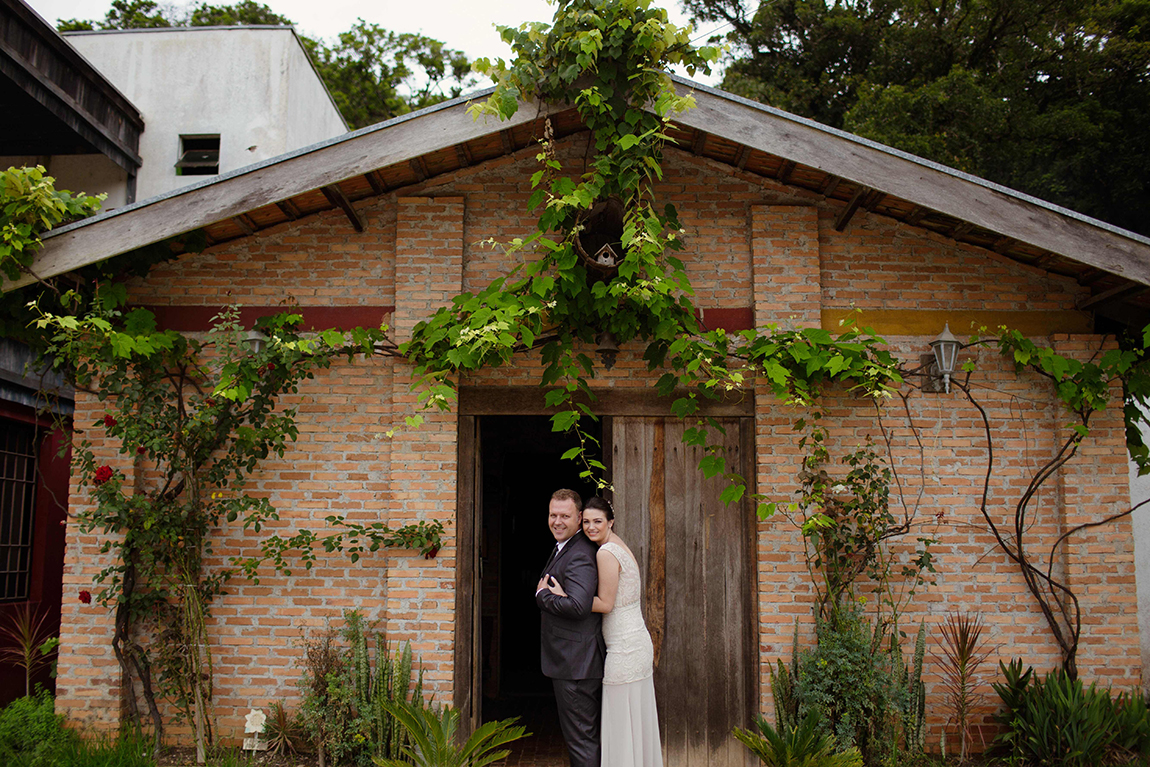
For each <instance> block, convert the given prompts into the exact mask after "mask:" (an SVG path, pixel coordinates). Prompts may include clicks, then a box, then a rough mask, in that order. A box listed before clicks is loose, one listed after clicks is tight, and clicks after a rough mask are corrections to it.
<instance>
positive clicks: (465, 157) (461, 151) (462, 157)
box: [455, 144, 475, 168]
mask: <svg viewBox="0 0 1150 767" xmlns="http://www.w3.org/2000/svg"><path fill="white" fill-rule="evenodd" d="M455 157H456V159H457V160H459V164H460V165H461V166H462V167H464V168H466V167H467V166H468V165H471V164H472V163H473V162H475V160H474V159H472V157H471V150H470V149H468V147H467V144H456V145H455Z"/></svg>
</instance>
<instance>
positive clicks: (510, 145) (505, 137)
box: [499, 128, 515, 154]
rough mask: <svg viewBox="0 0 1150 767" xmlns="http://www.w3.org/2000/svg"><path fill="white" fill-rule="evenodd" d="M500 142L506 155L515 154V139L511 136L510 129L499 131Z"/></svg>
mask: <svg viewBox="0 0 1150 767" xmlns="http://www.w3.org/2000/svg"><path fill="white" fill-rule="evenodd" d="M499 141H500V142H501V143H502V144H503V151H504V153H505V154H513V153H514V152H515V137H514V136H512V135H511V129H510V128H504V129H503V130H501V131H499Z"/></svg>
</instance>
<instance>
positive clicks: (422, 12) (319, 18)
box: [25, 0, 717, 84]
mask: <svg viewBox="0 0 1150 767" xmlns="http://www.w3.org/2000/svg"><path fill="white" fill-rule="evenodd" d="M25 2H27V3H28V4H29V5H31V6H32V7H33V8H34V9H35V10H36V12H37V13H39V14H40V15H41V16H43V17H44V19H45V20H47V21H48V22H49V23H51V24H52V25H55V24H56V20H57V19H103V18H104V15H105V14H106V13H107V12H108V8H109V7H110V5H111V0H25ZM655 3H656V5H661V6H663V7H664V8H666V9H667V11H668V13H669V15H670V18H671V20H672V21H673V22H674V23H676V24H679V25H681V26H685V25H686V24H687V17H686V16H685V15H684V14H683V12H682V10H681V9H680V7H679V0H655ZM210 4H212V5H226V4H228V0H211V2H210ZM264 4H265V5H267V6H268V7H270V8H271V9H272V10H273V11H275V12H276V13H278V14H280V15H282V16H286V17H288V18H289V19H291V20H292V21H294V22H295V24H296V29H297V30H299V31H300V33H301V34H304V35H307V36H309V37H323V38H333V37H335V36H336V35H337V34H339V33H340V32H344V31H346V30H348V29H350V28H351V26H352V25H353V24H354V23H355V21H356V19H358V18H362V19H364V20H365V21H368V22H370V23H375V24H379V25H380V26H381V27H384V28H386V29H390V30H393V31H395V32H422V33H423V34H425V35H427V36H429V37H433V38H435V39H437V40H442V41H443V42H445V43H447V45H448V46H449V47H451V48H456V49H458V50H461V51H463V52H464V53H466V54H467V55H468V56H469V57H471V58H472V59H475V58H479V57H481V56H487V57H489V58H495V57H502V58H505V59H506V58H508V57H509V56H510V54H511V51H510V49H509V48H508V47H507V46H506V45H505V44H504V43H503V41H502V40H500V39H499V34H498V33H497V32H496V31H495V28H494V27H493V26H492V24H496V23H497V24H503V25H507V26H517V25H519V24H521V23H522V22H524V21H546V22H550V21H551V17H552V15H553V14H554V12H555V7H554V6H553V5H549V4H548V3H547V2H546V0H429V1H428V2H418V1H413V0H266V1H265V2H264ZM160 5H161V6H163V7H169V8H170V7H175V8H177V9H182V8H184V7H185V6H186V5H188V3H184V2H176V3H169V2H165V1H164V0H161V2H160ZM711 31H712V30H711V29H701V30H697V31H696V34H695V35H693V37H697V38H700V39H699V40H697V42H698V43H702V42H704V41H705V40H706V37H707V35H708V33H709V32H711ZM696 79H699V80H702V78H701V77H698V76H697V77H696ZM706 82H709V83H711V84H714V83H716V82H717V79H716V78H710V79H709V80H707V81H706Z"/></svg>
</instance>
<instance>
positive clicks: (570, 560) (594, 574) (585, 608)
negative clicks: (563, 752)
mask: <svg viewBox="0 0 1150 767" xmlns="http://www.w3.org/2000/svg"><path fill="white" fill-rule="evenodd" d="M547 523H548V526H549V527H550V528H551V534H552V535H554V536H555V541H556V544H555V549H554V550H552V552H551V558H550V559H548V560H547V565H546V566H545V567H544V568H543V574H542V575H541V576H540V578H539V584H538V586H537V587H536V591H535V602H536V604H538V605H539V609H540V610H541V611H542V640H543V641H542V653H541V656H542V666H543V675H544V676H547V677H550V678H551V684H552V686H553V687H554V688H555V702H556V704H557V705H558V708H559V726H560V728H561V729H562V730H563V738H564V739H565V740H566V741H567V751H568V753H569V755H570V757H571V767H599V761H600V760H599V753H600V752H599V711H600V701H601V700H602V694H603V692H602V691H603V658H604V656H605V654H606V645H605V644H604V642H603V633H602V630H601V626H602V617H601V616H600V615H598V614H597V613H593V612H591V603H592V601H593V600H594V598H595V592H596V590H597V589H598V587H599V572H598V569H597V567H596V565H595V554H596V551H597V550H598V547H597V546H596V545H595V544H594V543H592V542H591V541H589V540H588V539H587V536H585V535H583V499H581V498H580V497H579V494H578V493H576V492H575V491H574V490H556V491H555V492H554V493H553V494H552V496H551V503H550V505H549V506H548V509H547ZM552 583H558V584H559V585H561V586H562V587H563V590H564V591H565V592H566V593H567V596H562V597H561V596H559V595H558V594H554V593H552V592H551V591H550V589H548V588H547V586H548V585H550V584H552Z"/></svg>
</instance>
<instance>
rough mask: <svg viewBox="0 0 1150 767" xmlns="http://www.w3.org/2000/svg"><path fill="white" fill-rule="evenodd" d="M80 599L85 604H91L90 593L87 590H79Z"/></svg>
mask: <svg viewBox="0 0 1150 767" xmlns="http://www.w3.org/2000/svg"><path fill="white" fill-rule="evenodd" d="M80 601H81V602H83V603H84V604H86V605H90V604H92V594H91V593H90V592H88V591H81V592H80Z"/></svg>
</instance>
